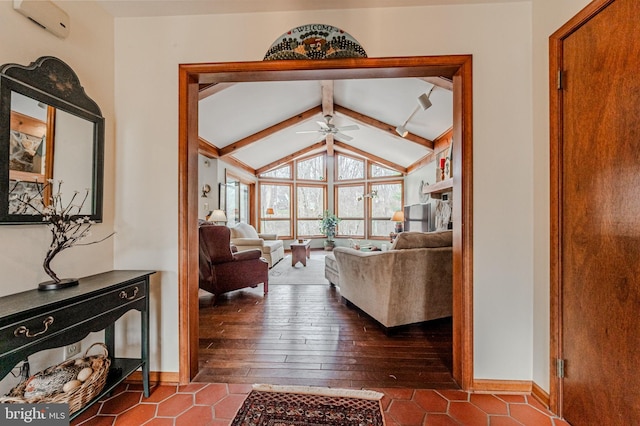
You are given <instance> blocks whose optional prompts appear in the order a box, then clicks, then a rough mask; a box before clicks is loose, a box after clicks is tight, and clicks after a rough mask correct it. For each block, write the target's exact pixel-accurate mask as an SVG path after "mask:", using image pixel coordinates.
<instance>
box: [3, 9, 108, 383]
mask: <svg viewBox="0 0 640 426" xmlns="http://www.w3.org/2000/svg"><path fill="white" fill-rule="evenodd" d="M12 4H13V2H10V1H2V2H0V40H2V48H0V63H3V64H4V63H18V64H23V65H28V64H29V63H31V62H32V61H34V60H36V59H37V58H39V57H40V56H47V55H51V56H56V57H58V58H60V59H62V60H63V61H65V62H66V63H67V64H69V65H70V66H71V68H73V70H74V71H75V72H76V74H77V75H78V77H79V78H80V83H81V84H82V85H83V86H84V88H85V91H86V93H87V94H88V95H89V97H91V98H93V100H95V101H96V103H97V104H98V105H99V106H100V108H101V109H102V114H103V116H104V117H105V123H106V132H105V187H104V189H105V197H104V201H105V203H104V221H103V223H102V224H98V225H95V227H94V228H93V229H94V232H93V234H94V235H95V236H96V238H99V237H100V236H103V235H108V234H109V233H110V232H111V231H112V230H113V213H114V203H113V199H114V195H113V189H114V187H113V182H114V180H113V159H114V128H115V127H114V99H113V90H114V69H113V61H114V54H113V52H114V45H113V18H112V17H111V16H110V15H108V14H107V13H105V12H104V11H103V10H102V9H101V8H100V7H98V6H96V5H95V4H93V2H64V3H60V6H61V7H62V8H63V9H64V10H65V11H66V12H67V13H68V14H69V15H70V17H71V32H70V35H69V37H68V38H66V39H60V38H58V37H56V36H54V35H53V34H51V33H49V32H47V31H45V30H43V29H42V28H40V27H38V26H37V25H35V24H34V23H32V22H31V21H29V20H28V19H26V18H25V17H24V16H22V15H20V14H19V13H17V12H15V11H14V10H13V7H12ZM79 189H80V190H82V189H84V187H83V188H79ZM48 232H49V231H48V230H47V227H46V226H43V225H27V226H25V225H2V226H0V241H2V244H0V271H1V272H2V273H0V295H7V294H13V293H18V292H21V291H26V290H32V289H35V288H37V285H38V283H39V282H42V281H47V280H48V279H49V277H48V276H47V275H46V274H45V272H44V270H43V269H42V260H43V258H44V255H45V252H46V250H47V248H48V247H49V244H50V242H51V239H50V237H49V233H48ZM113 244H114V241H113V239H110V240H107V241H104V242H102V243H100V244H95V245H91V246H86V247H76V248H71V249H68V250H65V251H64V252H62V253H61V254H59V255H58V256H56V258H55V260H54V261H53V263H52V266H53V268H54V270H55V271H56V272H57V273H58V274H59V275H60V276H61V277H82V276H86V275H91V274H94V273H98V272H103V271H107V270H110V269H113ZM62 353H63V352H62V349H59V350H52V351H50V352H47V353H45V354H40V355H38V356H34V357H33V360H32V371H33V372H35V371H37V370H38V369H41V368H42V367H46V366H48V365H51V364H53V363H57V362H60V361H61V360H62ZM8 382H11V383H13V382H12V381H11V380H10V379H9V378H8V379H7V380H5V381H3V382H2V384H0V394H4V392H3V390H5V389H6V386H8V385H7V383H8Z"/></svg>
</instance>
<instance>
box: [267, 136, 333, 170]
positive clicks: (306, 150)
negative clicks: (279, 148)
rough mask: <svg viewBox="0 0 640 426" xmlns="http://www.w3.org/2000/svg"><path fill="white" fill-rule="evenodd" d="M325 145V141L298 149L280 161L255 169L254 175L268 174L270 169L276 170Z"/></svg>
mask: <svg viewBox="0 0 640 426" xmlns="http://www.w3.org/2000/svg"><path fill="white" fill-rule="evenodd" d="M325 144H326V142H325V141H320V142H316V143H314V144H313V145H310V146H308V147H306V148H302V149H300V150H298V151H296V152H293V153H291V154H289V155H287V156H284V157H282V158H280V159H278V160H276V161H272V162H271V163H269V164H267V165H265V166H262V167H260V168H258V169H256V173H255V175H256V176H258V175H260V174H262V173H264V172H268V171H269V170H271V169H275V168H277V167H278V166H280V165H282V164H284V163H288V162H289V161H292V160H295V159H296V158H298V157H301V156H303V155H305V154H308V153H310V152H311V151H315V150H316V149H318V148H322V147H323V146H324V145H325Z"/></svg>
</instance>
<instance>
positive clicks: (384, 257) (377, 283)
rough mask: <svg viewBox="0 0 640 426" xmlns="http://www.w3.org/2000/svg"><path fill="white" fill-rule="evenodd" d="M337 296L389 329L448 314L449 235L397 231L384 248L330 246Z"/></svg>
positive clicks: (450, 283)
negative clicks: (384, 249)
mask: <svg viewBox="0 0 640 426" xmlns="http://www.w3.org/2000/svg"><path fill="white" fill-rule="evenodd" d="M333 253H334V255H335V258H336V261H337V264H338V272H339V281H340V284H339V285H340V294H341V296H342V297H343V298H344V299H346V300H347V301H348V302H350V303H352V304H353V305H355V306H357V307H358V308H360V309H361V310H362V311H364V312H365V313H366V314H368V315H369V316H371V317H372V318H373V319H375V320H376V321H378V322H379V323H380V324H382V325H383V326H384V327H385V328H387V329H389V328H392V327H397V326H401V325H407V324H412V323H417V322H423V321H429V320H433V319H437V318H444V317H448V316H451V315H452V312H453V297H452V287H453V277H452V263H453V253H452V233H451V231H442V232H402V233H400V234H399V235H398V236H397V237H396V239H395V241H394V243H393V245H392V246H391V249H390V250H388V251H384V252H383V251H372V252H362V251H357V250H354V249H351V248H346V247H336V248H335V249H334V250H333Z"/></svg>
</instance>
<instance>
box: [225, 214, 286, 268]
mask: <svg viewBox="0 0 640 426" xmlns="http://www.w3.org/2000/svg"><path fill="white" fill-rule="evenodd" d="M230 229H231V244H233V245H235V246H236V247H237V248H238V251H243V250H251V249H260V251H262V257H264V258H265V259H266V261H267V263H269V268H271V267H273V265H275V264H276V263H278V262H279V261H280V260H282V259H283V258H284V245H283V243H282V240H279V239H278V238H277V235H276V234H258V232H256V229H255V228H254V227H253V226H251V225H249V224H246V223H243V222H240V223H237V224H236V225H235V226H232V227H231V228H230Z"/></svg>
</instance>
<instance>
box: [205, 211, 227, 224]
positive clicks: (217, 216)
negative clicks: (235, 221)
mask: <svg viewBox="0 0 640 426" xmlns="http://www.w3.org/2000/svg"><path fill="white" fill-rule="evenodd" d="M207 220H208V221H209V222H213V223H215V224H217V225H220V222H222V224H223V225H224V224H225V223H226V222H227V215H226V214H224V212H223V211H222V210H214V211H212V212H211V214H210V215H209V216H208V217H207Z"/></svg>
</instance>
